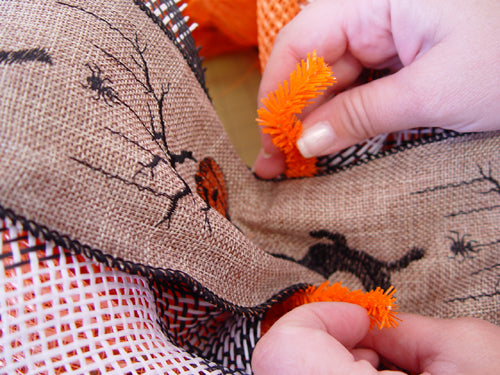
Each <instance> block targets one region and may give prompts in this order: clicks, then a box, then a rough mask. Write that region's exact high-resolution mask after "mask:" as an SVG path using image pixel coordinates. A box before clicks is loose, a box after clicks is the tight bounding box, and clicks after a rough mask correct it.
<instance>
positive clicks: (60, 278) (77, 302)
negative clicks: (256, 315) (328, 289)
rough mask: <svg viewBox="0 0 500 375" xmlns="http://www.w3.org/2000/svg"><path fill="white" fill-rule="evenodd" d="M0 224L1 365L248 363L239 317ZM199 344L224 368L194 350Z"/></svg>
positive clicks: (125, 368) (159, 368) (210, 370)
mask: <svg viewBox="0 0 500 375" xmlns="http://www.w3.org/2000/svg"><path fill="white" fill-rule="evenodd" d="M0 228H1V237H0V238H1V244H2V252H1V255H0V259H1V262H0V274H1V277H0V288H1V290H2V298H0V373H2V374H3V373H7V374H13V373H18V374H35V373H36V374H54V373H56V374H57V373H67V372H75V373H92V374H103V373H107V374H108V373H109V374H124V373H152V374H160V373H161V374H183V373H186V374H221V373H228V372H231V373H232V372H239V371H237V370H236V367H237V366H238V367H239V368H240V369H243V370H245V369H246V370H247V371H250V368H249V365H248V362H249V357H250V353H251V348H249V347H248V344H247V343H246V341H245V340H243V341H245V343H244V345H239V346H240V347H245V346H246V358H243V357H242V356H241V354H243V355H244V352H245V350H243V351H239V352H238V351H236V352H235V348H236V347H238V345H237V344H235V340H233V339H232V338H233V337H234V336H241V335H242V332H243V330H245V332H244V336H245V337H247V336H248V327H247V324H245V321H246V320H245V319H235V320H234V319H232V316H231V314H228V313H224V312H221V311H219V310H217V309H216V308H215V307H214V306H213V305H211V304H209V303H208V302H205V301H203V300H200V299H195V298H193V297H190V296H188V295H184V296H181V295H179V293H178V292H175V291H172V292H171V293H168V288H167V289H165V288H163V290H161V291H160V290H159V289H158V287H157V286H155V283H154V282H151V280H148V279H147V278H145V277H143V276H138V275H133V274H128V273H125V272H122V271H118V270H115V269H112V268H110V267H107V266H105V265H104V264H101V263H98V262H96V261H92V260H89V259H87V258H86V257H84V256H83V255H75V254H72V253H69V252H68V251H67V250H65V249H63V248H61V247H59V246H55V245H54V244H53V243H51V242H44V241H41V240H39V239H37V238H35V237H34V236H33V235H31V234H30V233H28V232H26V231H24V230H23V229H22V228H21V226H20V225H14V224H13V223H12V222H11V221H10V220H9V219H5V220H3V221H2V222H0ZM166 291H167V292H166ZM228 325H229V329H228V327H227V326H228ZM252 326H255V325H252ZM255 334H256V333H255V332H252V335H251V336H252V342H254V341H255V337H254V335H255ZM217 335H220V337H222V339H221V340H222V341H224V342H225V344H224V343H221V342H220V340H219V337H218V336H217ZM173 340H177V341H178V342H179V341H183V342H184V345H185V346H188V347H191V349H192V350H186V349H184V348H181V347H179V346H177V345H176V344H174V343H173ZM237 341H238V340H237ZM209 342H210V343H209ZM239 342H240V343H241V340H239ZM208 344H210V345H211V346H208ZM230 349H231V350H230ZM200 350H203V351H205V353H206V355H215V356H218V357H219V360H220V361H218V362H219V363H222V364H224V365H225V366H222V365H220V364H215V363H213V362H210V361H209V360H206V359H205V358H202V357H201V356H199V355H198V354H195V352H197V351H198V352H199V351H200ZM231 351H232V355H233V356H232V358H231V357H230V355H231V353H230V352H231ZM226 366H228V367H231V368H232V369H233V370H231V369H229V368H228V367H226Z"/></svg>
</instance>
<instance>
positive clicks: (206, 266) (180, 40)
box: [0, 0, 500, 373]
mask: <svg viewBox="0 0 500 375" xmlns="http://www.w3.org/2000/svg"><path fill="white" fill-rule="evenodd" d="M0 17H1V24H2V28H1V30H0V90H1V91H0V92H1V100H0V114H1V117H0V123H1V126H0V155H1V158H2V162H1V163H0V176H1V179H0V207H1V210H0V213H1V218H2V226H1V228H2V244H3V247H2V255H1V260H2V262H1V267H2V269H1V271H0V272H1V283H2V291H4V292H5V294H4V295H3V297H2V298H0V320H1V321H0V329H1V336H0V337H1V338H0V366H2V367H3V368H5V369H6V370H5V371H6V372H7V373H9V372H13V371H19V372H25V373H34V372H38V371H42V372H43V371H49V372H50V371H60V372H64V371H75V372H82V371H84V372H87V371H95V373H104V372H110V373H113V372H114V373H122V372H123V369H124V368H132V369H134V371H136V372H151V373H159V372H165V373H168V372H171V373H183V372H184V373H193V372H196V373H229V372H235V373H237V372H246V373H249V372H251V368H250V365H249V360H250V356H251V350H252V348H253V346H254V345H255V342H256V340H257V339H258V337H259V335H260V328H259V327H260V326H259V322H260V320H261V319H262V316H263V313H264V312H265V311H266V309H267V308H268V307H269V306H270V304H272V303H275V302H276V301H279V300H280V299H283V298H285V297H286V296H287V295H290V294H291V293H293V292H294V291H295V290H297V289H298V288H301V287H303V286H304V285H309V284H316V283H319V282H322V281H324V280H325V279H329V280H331V281H343V282H344V284H345V285H347V286H349V287H352V288H363V289H371V288H373V287H375V286H381V287H388V286H389V285H394V286H395V287H396V288H397V289H398V293H397V297H398V302H399V304H400V306H401V309H402V310H405V311H410V312H416V313H420V314H426V315H432V316H439V317H457V316H465V315H467V316H476V317H480V318H484V319H487V320H489V321H491V322H493V323H497V324H498V323H499V322H500V319H499V307H500V226H499V219H500V153H499V134H498V133H485V134H467V135H459V134H455V133H440V134H437V135H434V136H431V137H428V138H426V139H425V140H422V139H420V138H417V140H414V141H412V142H410V143H407V144H405V145H404V147H396V148H392V149H390V150H389V151H383V152H382V151H381V152H380V153H379V154H377V155H375V156H373V155H372V156H370V157H369V158H365V159H362V158H361V159H360V160H358V161H356V162H351V163H349V162H346V163H344V164H343V165H342V167H341V168H333V169H332V168H325V169H324V171H325V174H324V175H321V176H317V177H314V178H310V179H297V180H284V181H262V180H259V179H257V178H256V177H255V176H254V175H253V174H252V173H251V171H250V170H249V169H248V168H247V167H246V166H245V165H243V163H242V162H241V161H240V160H239V158H238V156H237V155H236V153H235V152H234V150H233V148H232V146H231V144H230V141H229V139H228V137H227V136H226V134H225V133H224V131H223V128H222V126H221V124H220V122H219V120H218V118H217V115H216V113H215V111H214V109H213V107H212V104H211V102H210V99H209V97H208V95H207V90H206V88H205V86H204V81H203V71H202V69H201V66H200V64H199V60H198V58H197V54H196V48H195V46H194V43H193V41H192V39H191V36H190V32H189V29H188V27H187V25H186V24H185V23H184V21H183V19H182V16H181V15H180V13H179V11H178V9H177V8H176V6H175V3H174V2H173V1H146V0H144V1H139V0H137V1H132V0H107V1H104V0H102V1H97V0H96V1H90V0H61V1H57V0H48V1H47V0H29V1H28V0H26V1H17V0H16V1H3V2H1V3H0ZM328 171H329V172H331V173H326V172H328ZM153 349H154V350H153ZM130 366H132V367H130ZM83 369H84V370H83ZM2 371H3V370H2Z"/></svg>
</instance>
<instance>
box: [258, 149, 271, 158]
mask: <svg viewBox="0 0 500 375" xmlns="http://www.w3.org/2000/svg"><path fill="white" fill-rule="evenodd" d="M259 153H260V156H261V157H262V158H263V159H271V157H272V156H273V155H272V154H269V153H267V152H265V151H264V149H263V148H262V149H260V151H259Z"/></svg>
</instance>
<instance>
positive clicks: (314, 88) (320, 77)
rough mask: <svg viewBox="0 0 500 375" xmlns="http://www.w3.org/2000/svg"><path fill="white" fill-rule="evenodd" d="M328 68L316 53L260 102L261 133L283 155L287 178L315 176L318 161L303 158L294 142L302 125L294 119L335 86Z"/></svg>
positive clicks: (311, 54) (301, 63) (302, 62)
mask: <svg viewBox="0 0 500 375" xmlns="http://www.w3.org/2000/svg"><path fill="white" fill-rule="evenodd" d="M336 82H337V81H336V79H335V77H334V76H333V75H332V72H331V70H330V67H329V66H328V65H326V63H325V62H324V60H323V58H322V57H318V56H316V51H313V52H312V53H310V54H308V55H307V60H306V61H304V60H302V61H301V62H300V63H299V64H297V68H296V70H295V71H293V72H292V74H290V79H289V82H288V81H284V82H283V83H282V84H281V83H280V84H279V86H278V89H277V90H276V91H274V92H271V93H269V95H268V96H267V97H266V98H264V99H263V100H262V103H263V104H264V107H261V108H259V109H258V110H257V114H258V119H257V121H258V123H259V125H260V126H261V128H262V132H263V133H265V134H269V135H270V136H271V139H272V142H273V144H274V145H275V146H276V147H277V148H278V149H279V150H280V151H281V152H283V154H284V155H285V175H286V176H287V177H311V176H314V175H316V174H317V171H318V168H317V166H316V163H317V158H307V159H306V158H304V157H303V156H302V154H301V153H300V152H299V150H298V148H297V145H296V142H297V140H298V139H299V137H300V135H301V133H302V122H301V121H300V120H299V119H298V118H297V117H296V115H298V114H300V113H301V112H302V110H303V109H304V108H305V107H306V106H307V105H309V104H311V101H312V99H314V98H316V97H318V96H319V95H321V93H322V92H323V91H325V90H326V89H327V88H328V87H329V86H332V85H333V84H334V83H336Z"/></svg>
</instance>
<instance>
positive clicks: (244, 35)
mask: <svg viewBox="0 0 500 375" xmlns="http://www.w3.org/2000/svg"><path fill="white" fill-rule="evenodd" d="M307 2H308V0H257V1H255V0H185V3H186V4H188V7H187V8H186V9H185V10H184V13H185V14H186V15H188V16H189V18H190V22H193V23H196V24H197V25H198V27H197V28H196V29H194V31H193V38H194V40H195V41H196V43H197V44H198V45H199V46H201V47H202V50H201V52H200V54H201V55H202V56H205V57H212V56H216V55H219V54H221V53H226V52H233V51H237V50H241V49H244V48H248V47H258V48H259V60H260V66H261V70H264V66H265V65H266V61H267V58H268V57H269V54H270V53H271V49H272V46H273V43H274V39H275V38H276V35H277V34H278V32H279V31H280V30H281V29H282V28H283V26H285V25H286V24H287V23H288V22H289V21H290V20H291V19H292V18H293V17H294V16H295V15H296V14H297V13H298V12H299V11H300V9H301V6H302V4H305V3H307Z"/></svg>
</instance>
